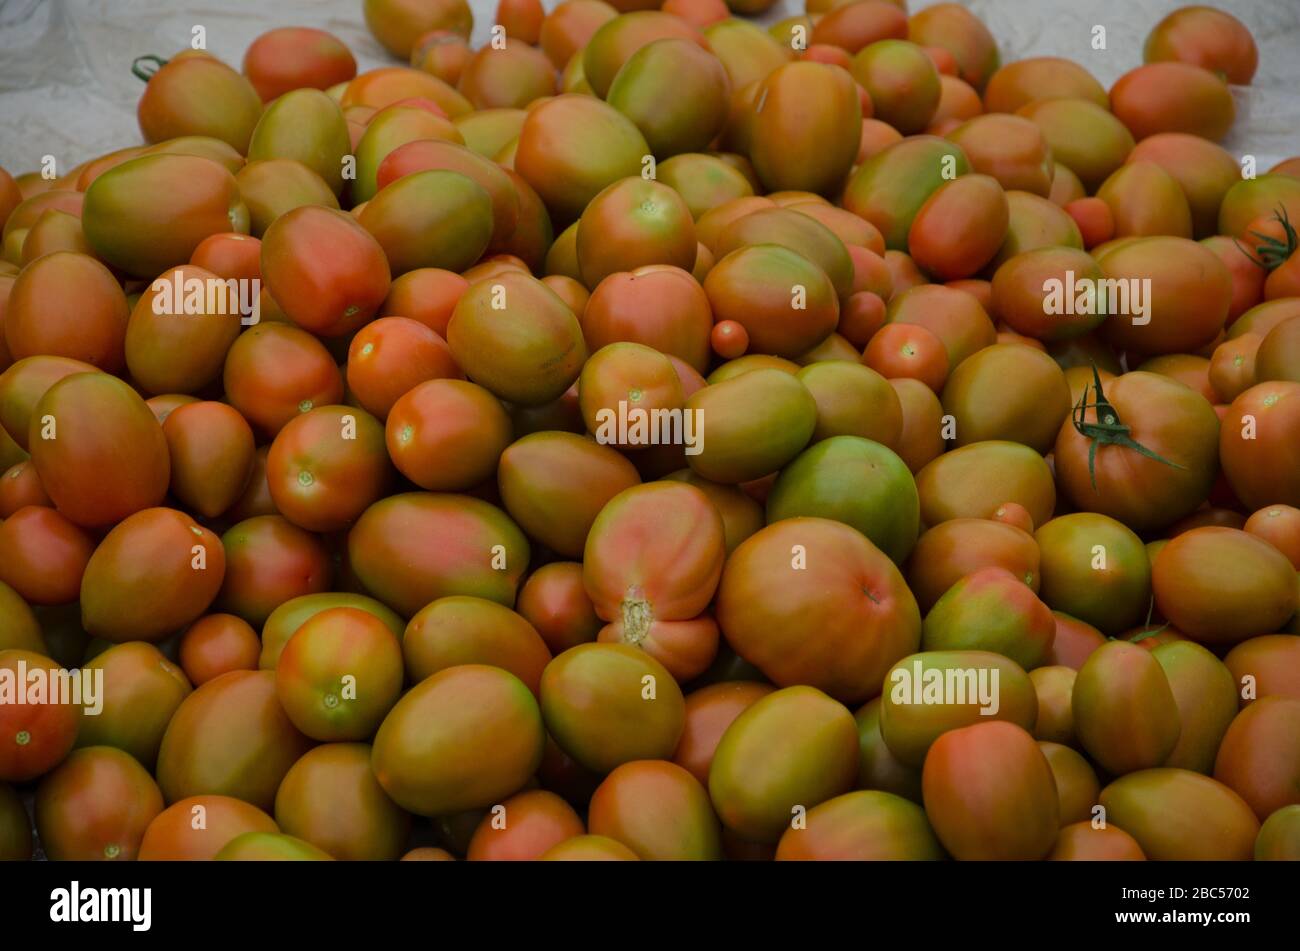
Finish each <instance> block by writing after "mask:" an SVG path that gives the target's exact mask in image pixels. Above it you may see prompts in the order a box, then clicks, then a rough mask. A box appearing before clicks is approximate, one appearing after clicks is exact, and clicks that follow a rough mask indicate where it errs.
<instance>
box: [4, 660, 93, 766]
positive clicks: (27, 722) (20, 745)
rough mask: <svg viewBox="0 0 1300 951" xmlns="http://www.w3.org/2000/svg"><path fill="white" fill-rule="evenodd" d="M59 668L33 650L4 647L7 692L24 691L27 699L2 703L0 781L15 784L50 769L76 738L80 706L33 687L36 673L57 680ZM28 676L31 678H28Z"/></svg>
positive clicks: (59, 761)
mask: <svg viewBox="0 0 1300 951" xmlns="http://www.w3.org/2000/svg"><path fill="white" fill-rule="evenodd" d="M60 669H61V668H60V666H59V665H58V664H57V663H56V662H54V661H53V660H51V659H50V658H48V657H45V656H43V655H42V654H37V653H35V652H33V651H29V650H18V649H14V650H4V651H0V670H4V671H8V674H7V676H6V677H5V681H6V682H7V687H6V693H10V692H12V695H13V696H15V697H16V696H17V691H19V690H21V691H23V696H22V698H21V699H22V700H23V701H24V702H22V703H17V702H8V701H6V702H5V703H4V704H0V781H4V782H9V783H14V782H26V781H27V780H29V779H35V778H36V777H38V776H40V775H42V774H44V773H47V772H49V771H50V770H51V769H53V768H54V767H56V766H58V765H59V763H61V762H63V760H64V758H65V757H66V756H67V755H68V752H69V751H70V750H71V749H72V746H73V743H74V742H75V741H76V738H77V726H78V723H79V721H80V719H81V708H80V707H79V706H78V705H77V704H74V703H71V702H65V699H64V698H63V696H62V694H61V693H60V695H59V696H57V697H56V696H54V695H53V693H52V692H51V690H49V689H46V690H40V689H39V688H34V687H33V686H32V675H33V674H37V672H38V671H39V672H42V673H40V674H39V676H42V677H44V678H45V681H44V682H45V683H47V684H53V683H54V681H53V680H52V679H50V678H52V677H54V676H55V675H56V674H57V673H58V671H60ZM24 678H26V679H24Z"/></svg>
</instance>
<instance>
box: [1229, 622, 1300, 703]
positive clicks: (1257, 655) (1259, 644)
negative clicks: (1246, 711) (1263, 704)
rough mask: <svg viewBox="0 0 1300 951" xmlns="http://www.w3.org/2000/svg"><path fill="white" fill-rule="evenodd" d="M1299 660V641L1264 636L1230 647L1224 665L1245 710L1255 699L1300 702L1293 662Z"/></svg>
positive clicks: (1299, 685)
mask: <svg viewBox="0 0 1300 951" xmlns="http://www.w3.org/2000/svg"><path fill="white" fill-rule="evenodd" d="M1297 657H1300V638H1298V637H1295V636H1293V635H1290V634H1265V635H1263V636H1262V637H1252V638H1251V639H1250V640H1246V641H1242V642H1241V643H1240V644H1238V645H1236V646H1235V647H1233V649H1232V650H1230V651H1229V652H1228V655H1227V656H1226V657H1224V659H1223V662H1224V664H1226V665H1227V667H1228V670H1230V671H1231V672H1232V677H1233V680H1235V681H1236V684H1237V688H1238V690H1240V692H1241V701H1240V702H1241V705H1242V706H1243V707H1246V706H1248V705H1250V704H1251V703H1253V702H1254V700H1255V699H1256V698H1257V697H1270V696H1279V697H1288V698H1290V699H1292V700H1300V678H1297V677H1296V673H1297V672H1298V671H1300V667H1296V666H1295V664H1294V661H1295V659H1296V658H1297Z"/></svg>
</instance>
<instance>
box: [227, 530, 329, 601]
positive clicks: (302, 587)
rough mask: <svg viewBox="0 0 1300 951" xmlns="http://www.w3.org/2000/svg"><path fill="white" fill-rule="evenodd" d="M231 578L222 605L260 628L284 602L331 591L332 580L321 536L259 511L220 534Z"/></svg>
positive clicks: (228, 579)
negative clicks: (301, 596)
mask: <svg viewBox="0 0 1300 951" xmlns="http://www.w3.org/2000/svg"><path fill="white" fill-rule="evenodd" d="M221 545H222V547H223V548H224V549H225V552H226V578H225V581H224V582H223V583H222V586H221V593H220V594H219V595H218V596H217V602H216V603H217V607H218V608H219V609H220V610H222V611H227V612H229V613H231V614H234V615H237V616H238V617H241V618H243V619H244V620H245V621H247V622H248V623H249V624H251V625H252V626H254V627H260V626H261V625H262V624H263V622H265V621H266V619H267V618H268V617H269V616H270V614H271V612H272V611H274V610H275V609H276V608H277V607H279V606H280V605H281V604H283V603H285V602H286V601H289V600H290V599H292V598H295V597H298V596H299V595H304V594H313V593H316V592H321V591H326V590H328V589H329V587H330V583H331V581H332V579H333V574H334V572H333V567H332V565H331V563H330V560H329V555H328V554H327V552H326V551H325V547H324V545H322V544H321V541H320V539H319V538H317V537H316V536H315V535H312V534H311V533H310V532H306V531H304V530H303V529H301V528H298V527H297V526H296V525H294V524H293V523H291V522H290V521H289V520H288V519H286V518H284V517H282V516H280V515H258V516H253V517H251V518H247V519H245V520H244V521H242V522H238V523H236V524H235V525H233V526H231V527H230V528H229V529H228V530H227V531H226V533H225V534H224V535H222V536H221Z"/></svg>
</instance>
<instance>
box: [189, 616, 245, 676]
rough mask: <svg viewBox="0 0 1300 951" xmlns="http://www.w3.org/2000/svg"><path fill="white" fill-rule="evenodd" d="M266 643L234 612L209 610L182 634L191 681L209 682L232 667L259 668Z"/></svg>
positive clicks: (239, 668)
mask: <svg viewBox="0 0 1300 951" xmlns="http://www.w3.org/2000/svg"><path fill="white" fill-rule="evenodd" d="M261 650H262V644H261V641H259V640H258V638H257V632H256V631H254V630H253V629H252V627H250V626H249V624H248V622H247V621H245V620H243V619H242V618H238V617H235V615H233V614H206V615H204V616H203V617H201V618H199V619H198V620H197V621H195V622H194V623H193V624H191V625H190V626H189V627H187V628H186V629H185V631H184V633H183V634H182V635H181V639H180V647H179V650H178V654H179V659H180V664H181V667H182V668H183V669H184V671H185V676H186V677H188V678H189V680H190V682H191V683H193V684H196V685H202V684H205V683H207V682H208V681H209V680H212V679H214V678H216V677H220V676H221V675H222V674H224V673H228V672H230V671H232V670H256V669H257V658H258V655H259V654H260V653H261Z"/></svg>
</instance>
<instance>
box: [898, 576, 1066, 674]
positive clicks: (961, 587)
mask: <svg viewBox="0 0 1300 951" xmlns="http://www.w3.org/2000/svg"><path fill="white" fill-rule="evenodd" d="M1055 636H1056V623H1055V620H1054V619H1053V618H1052V612H1051V611H1050V610H1049V609H1048V607H1047V605H1045V604H1043V602H1042V601H1040V600H1039V599H1038V597H1037V595H1035V594H1034V592H1033V590H1032V589H1031V588H1030V587H1029V586H1028V585H1026V584H1024V583H1023V582H1022V581H1020V579H1018V578H1016V577H1015V576H1014V575H1012V574H1011V572H1009V571H1007V570H1006V569H1005V568H1000V567H996V566H994V567H989V568H981V569H979V570H977V571H974V572H972V573H971V574H968V575H966V576H965V577H963V578H962V579H961V580H960V581H958V582H957V583H956V584H954V585H953V586H952V587H951V588H949V589H948V590H947V591H946V592H944V594H943V595H942V596H941V597H940V598H939V599H938V600H937V601H936V602H935V603H934V606H933V607H932V608H931V609H930V610H929V612H928V613H927V614H926V616H925V622H924V625H923V627H922V631H921V646H922V648H923V649H924V650H927V651H964V650H980V651H990V652H997V653H1000V654H1003V655H1005V656H1006V657H1009V658H1011V659H1012V660H1013V661H1015V662H1016V663H1017V664H1019V665H1020V666H1021V667H1023V668H1025V669H1026V670H1030V669H1032V668H1034V667H1037V666H1039V665H1040V664H1041V663H1042V661H1043V658H1044V657H1045V656H1046V655H1047V652H1048V651H1049V650H1050V649H1051V645H1052V639H1053V638H1054V637H1055Z"/></svg>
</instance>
